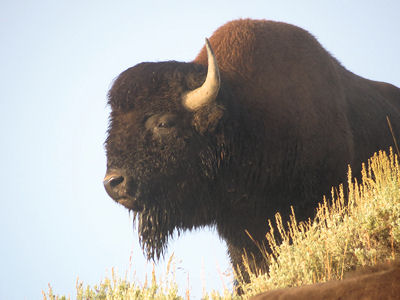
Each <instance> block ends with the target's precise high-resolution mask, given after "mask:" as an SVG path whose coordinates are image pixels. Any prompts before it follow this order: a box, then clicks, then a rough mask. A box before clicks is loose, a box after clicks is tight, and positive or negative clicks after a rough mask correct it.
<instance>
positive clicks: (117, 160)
mask: <svg viewBox="0 0 400 300" xmlns="http://www.w3.org/2000/svg"><path fill="white" fill-rule="evenodd" d="M208 48H209V47H208ZM209 51H211V50H210V48H209ZM210 54H211V55H212V53H211V52H210ZM214 60H215V58H214ZM209 65H210V63H209ZM215 67H216V72H215V71H214V74H211V75H210V68H209V70H208V72H207V76H206V80H205V82H204V83H203V85H202V82H203V81H204V76H205V73H206V72H205V68H204V67H203V66H200V65H196V64H190V63H189V64H187V63H177V62H165V63H143V64H139V65H137V66H135V67H133V68H130V69H128V70H126V71H125V72H123V73H122V74H121V75H120V76H119V77H118V78H117V80H116V81H115V83H114V85H113V87H112V88H111V90H110V93H109V104H110V106H111V109H112V112H111V117H110V126H109V131H108V137H107V140H106V143H105V147H106V151H107V174H106V177H105V179H104V185H105V188H106V190H107V192H108V194H109V195H110V196H111V198H113V199H114V200H115V201H116V202H118V203H120V204H122V205H123V206H125V207H126V208H128V209H129V210H131V211H133V212H134V215H135V217H137V218H138V228H139V229H138V230H139V235H140V241H141V243H142V247H143V249H144V251H145V252H146V254H147V256H148V258H159V257H160V255H161V254H162V253H163V250H164V248H165V245H166V242H167V240H168V237H169V236H171V234H172V233H173V232H174V230H177V231H178V232H179V231H180V230H184V229H191V228H194V227H198V226H204V225H207V224H212V223H213V222H214V220H215V213H216V212H217V211H218V208H217V207H216V204H215V203H214V201H213V199H215V196H213V195H212V194H213V193H216V190H215V188H214V187H213V185H214V177H215V176H216V173H217V172H218V168H217V165H219V163H220V162H219V160H220V158H221V156H222V155H220V154H218V151H219V150H218V146H217V145H218V143H217V141H216V139H217V135H215V134H210V133H214V131H215V130H216V128H217V127H218V124H219V123H220V119H221V117H222V116H223V109H222V108H221V106H219V105H217V104H216V101H215V98H216V97H217V94H218V89H219V73H218V68H217V66H216V63H215ZM211 73H213V72H211ZM210 76H211V77H214V78H211V79H210ZM199 86H200V87H199ZM196 87H197V88H196Z"/></svg>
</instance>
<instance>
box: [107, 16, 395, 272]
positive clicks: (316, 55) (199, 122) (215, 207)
mask: <svg viewBox="0 0 400 300" xmlns="http://www.w3.org/2000/svg"><path fill="white" fill-rule="evenodd" d="M108 104H109V105H110V107H111V114H110V120H109V129H108V137H107V139H106V142H105V148H106V152H107V173H106V176H105V179H104V185H105V189H106V191H107V193H108V194H109V195H110V196H111V198H112V199H114V201H116V202H118V203H119V204H122V205H123V206H125V207H126V208H127V209H128V210H130V211H132V212H134V215H135V219H136V221H137V222H138V233H139V238H140V242H141V245H142V248H143V250H144V252H145V253H146V255H147V257H148V258H149V259H158V258H159V257H160V256H162V254H163V253H164V250H165V248H166V245H167V242H168V239H169V238H170V237H171V235H172V234H173V233H174V232H178V233H179V232H181V231H183V230H191V229H194V228H201V227H204V226H215V227H216V229H217V231H218V234H219V235H220V237H221V238H222V239H223V240H225V241H226V244H227V247H228V252H229V256H230V259H231V262H232V264H233V265H234V266H238V265H239V266H241V265H242V254H243V250H246V252H247V254H248V256H249V257H253V258H254V262H255V264H256V265H257V266H258V267H261V266H262V265H263V257H262V254H261V253H260V251H259V249H258V246H257V245H256V244H255V243H254V242H253V241H252V239H254V240H255V241H256V242H259V243H262V242H263V241H264V239H265V234H266V231H267V225H266V224H267V219H271V218H273V217H274V214H275V213H276V212H278V211H279V212H280V213H281V214H282V215H283V217H288V215H289V213H290V210H291V206H292V207H293V208H294V210H295V212H296V215H297V217H298V218H299V219H307V218H308V217H311V216H313V214H314V208H315V207H316V205H317V202H318V201H320V200H321V199H322V195H324V194H327V193H329V192H330V189H331V187H332V186H334V185H337V184H338V183H340V182H341V181H343V180H344V179H345V177H346V171H347V167H348V165H349V164H350V165H352V166H353V167H354V168H355V173H357V172H358V170H359V167H360V165H361V162H363V161H366V160H367V159H368V158H369V157H370V156H371V155H372V154H373V153H374V152H375V151H377V150H379V149H382V148H386V147H389V146H390V145H391V144H392V141H393V138H392V134H391V132H390V130H389V129H388V126H387V121H386V118H387V117H389V118H390V120H391V122H392V126H393V130H394V132H398V130H399V129H400V89H399V88H397V87H395V86H393V85H390V84H387V83H383V82H376V81H371V80H367V79H364V78H362V77H360V76H357V75H355V74H353V73H351V72H350V71H348V70H346V69H345V68H344V67H343V66H342V65H341V64H340V63H339V62H338V61H337V60H336V59H335V58H334V57H332V56H331V55H330V54H329V53H328V52H327V51H326V50H324V48H323V47H322V46H321V45H320V44H319V42H318V41H317V40H316V39H315V38H314V37H313V36H312V35H311V34H309V33H308V32H307V31H305V30H303V29H301V28H299V27H296V26H293V25H289V24H286V23H281V22H274V21H265V20H250V19H242V20H236V21H231V22H229V23H227V24H225V25H223V26H222V27H220V28H219V29H218V30H217V31H216V32H215V33H214V34H213V35H212V36H211V37H210V39H209V41H208V40H206V45H205V47H203V49H202V50H201V51H200V53H199V54H198V56H197V57H196V59H195V60H194V61H192V62H176V61H167V62H144V63H140V64H138V65H136V66H134V67H131V68H129V69H127V70H126V71H124V72H122V73H121V74H120V75H119V76H118V78H116V80H115V81H114V82H113V85H112V87H111V89H110V91H109V95H108ZM247 233H249V234H250V235H251V236H252V239H250V238H249V236H248V234H247Z"/></svg>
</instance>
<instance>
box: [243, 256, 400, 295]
mask: <svg viewBox="0 0 400 300" xmlns="http://www.w3.org/2000/svg"><path fill="white" fill-rule="evenodd" d="M399 298H400V264H399V263H393V264H385V265H380V266H377V267H374V268H370V269H366V270H361V271H359V272H357V273H355V274H353V275H351V276H350V277H349V278H347V279H344V280H341V281H330V282H326V283H319V284H313V285H305V286H301V287H297V288H287V289H279V290H274V291H270V292H266V293H262V294H260V295H257V296H255V297H252V298H250V299H251V300H291V299H293V300H317V299H318V300H319V299H324V300H339V299H340V300H360V299H363V300H378V299H379V300H381V299H385V300H391V299H392V300H395V299H399Z"/></svg>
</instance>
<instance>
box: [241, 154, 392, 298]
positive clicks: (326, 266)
mask: <svg viewBox="0 0 400 300" xmlns="http://www.w3.org/2000/svg"><path fill="white" fill-rule="evenodd" d="M331 197H332V198H331V199H330V200H329V201H328V200H327V199H326V198H324V200H323V202H322V204H320V205H319V207H318V211H317V215H316V217H315V219H314V220H312V221H311V220H308V222H302V223H299V224H298V223H297V222H296V218H295V215H294V212H292V216H291V219H290V222H288V224H287V226H286V227H285V226H284V224H282V219H281V217H280V215H279V214H277V215H276V220H275V221H276V224H275V226H273V225H272V224H271V222H269V225H270V228H271V229H270V232H269V233H268V234H267V240H268V243H269V246H270V247H271V250H272V251H271V253H268V252H267V253H265V257H266V259H267V260H268V262H269V266H270V269H269V273H268V274H256V273H251V283H250V284H246V283H244V282H243V281H242V282H241V287H242V289H243V290H244V291H245V297H244V298H248V297H249V296H252V295H256V294H258V293H260V292H263V291H267V290H272V289H276V288H282V287H292V286H300V285H303V284H311V283H316V282H324V281H327V280H331V279H342V278H343V275H344V274H345V273H346V272H347V271H349V270H353V269H355V268H356V267H358V266H372V265H375V264H377V263H380V262H385V261H388V260H393V259H395V258H396V257H398V256H399V254H400V253H399V252H400V167H399V163H398V158H397V155H394V154H393V152H392V151H390V154H389V156H387V155H386V153H384V152H379V153H377V154H375V155H374V156H373V157H372V158H371V159H370V160H369V161H368V165H367V166H365V165H363V169H362V178H361V183H358V182H357V180H354V179H353V178H352V174H351V169H350V168H349V172H348V182H347V188H346V189H345V188H344V187H343V185H341V186H339V188H338V189H332V195H331ZM274 230H277V231H278V233H279V235H280V237H281V238H282V240H283V242H282V243H281V244H279V245H278V243H277V242H276V240H275V237H274ZM245 261H247V260H246V259H245ZM247 265H248V264H247ZM248 269H249V270H250V267H249V268H248ZM239 277H240V274H239Z"/></svg>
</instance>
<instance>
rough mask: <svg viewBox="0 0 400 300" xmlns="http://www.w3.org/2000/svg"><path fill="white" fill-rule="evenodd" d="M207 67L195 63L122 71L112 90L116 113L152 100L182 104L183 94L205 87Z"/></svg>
mask: <svg viewBox="0 0 400 300" xmlns="http://www.w3.org/2000/svg"><path fill="white" fill-rule="evenodd" d="M206 71H207V70H206V68H205V67H204V66H202V65H198V64H194V63H182V62H175V61H170V62H159V63H141V64H138V65H136V66H134V67H132V68H129V69H127V70H126V71H124V72H122V73H121V74H120V75H119V76H118V78H117V79H116V80H115V82H114V84H113V86H112V88H111V89H110V91H109V95H108V98H109V100H108V103H109V105H110V106H111V108H112V109H113V110H122V111H127V110H130V109H133V108H135V107H136V106H138V105H141V104H143V103H144V105H147V102H149V100H152V99H161V100H170V101H173V102H175V103H179V104H180V102H181V95H182V93H183V92H185V91H188V90H192V89H194V88H196V87H198V86H200V85H201V84H202V82H203V81H204V77H205V75H206Z"/></svg>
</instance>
